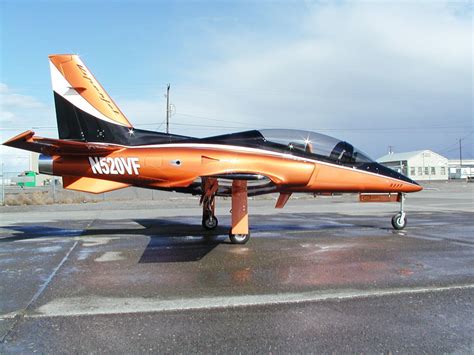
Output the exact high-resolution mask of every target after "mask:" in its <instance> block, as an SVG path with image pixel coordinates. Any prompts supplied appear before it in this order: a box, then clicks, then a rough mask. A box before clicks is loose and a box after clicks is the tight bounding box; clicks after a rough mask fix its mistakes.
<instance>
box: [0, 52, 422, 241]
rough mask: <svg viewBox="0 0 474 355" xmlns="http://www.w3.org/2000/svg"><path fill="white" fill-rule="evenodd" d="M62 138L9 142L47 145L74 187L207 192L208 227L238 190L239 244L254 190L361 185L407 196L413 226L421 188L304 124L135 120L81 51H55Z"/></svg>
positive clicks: (47, 159)
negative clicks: (139, 124) (161, 124)
mask: <svg viewBox="0 0 474 355" xmlns="http://www.w3.org/2000/svg"><path fill="white" fill-rule="evenodd" d="M49 60H50V67H51V78H52V84H53V91H54V101H55V106H56V117H57V124H58V132H59V139H50V138H42V137H38V136H35V133H34V132H32V131H27V132H24V133H21V134H19V135H18V136H16V137H13V138H12V139H10V140H8V141H7V142H5V143H4V144H5V145H7V146H10V147H16V148H20V149H25V150H29V151H33V152H38V153H40V154H41V155H40V160H39V171H40V172H41V173H43V174H50V175H57V176H61V177H62V179H63V186H64V188H66V189H70V190H77V191H85V192H91V193H102V192H107V191H112V190H117V189H122V188H125V187H128V186H138V187H143V188H148V189H159V190H171V191H177V192H182V193H190V194H194V195H200V196H201V204H202V206H203V215H202V226H203V227H204V228H206V229H214V228H216V227H217V223H218V222H217V218H216V216H215V197H216V196H230V197H231V198H232V210H231V214H232V226H231V227H230V232H229V237H230V240H231V241H232V242H233V243H236V244H243V243H246V242H247V241H248V240H249V237H250V233H249V223H248V203H247V197H248V196H255V195H262V194H268V193H279V198H278V200H277V203H276V208H283V206H284V205H285V204H286V202H287V201H288V199H289V198H290V196H291V195H292V194H293V193H298V192H306V193H323V194H328V193H336V192H337V193H344V192H346V193H354V192H358V193H360V200H361V201H377V202H389V201H398V202H400V211H399V212H398V213H397V214H396V215H395V216H393V218H392V225H393V227H394V228H396V229H402V228H404V227H405V225H406V221H407V219H406V215H405V212H404V210H403V201H404V196H405V193H408V192H416V191H420V190H421V189H422V188H421V187H420V186H419V185H418V184H417V183H416V182H415V181H413V180H411V179H409V178H407V177H406V176H404V175H402V174H399V173H398V172H396V171H393V170H391V169H389V168H386V167H384V166H382V165H380V164H378V163H376V162H375V161H373V160H372V159H370V158H369V157H368V156H367V155H365V154H364V153H362V152H361V151H360V150H358V149H357V148H355V147H354V146H353V145H351V144H350V143H348V142H345V141H341V140H338V139H336V138H333V137H329V136H326V135H323V134H319V133H315V132H307V131H298V130H278V129H268V130H267V129H265V130H251V131H245V132H239V133H232V134H226V135H220V136H214V137H208V138H194V137H187V136H180V135H174V134H165V133H160V132H155V131H147V130H142V129H137V128H134V127H133V126H132V124H131V123H130V122H129V121H128V119H127V118H126V117H125V115H124V114H123V113H122V112H121V111H120V109H119V108H118V107H117V105H116V104H115V103H114V101H113V100H112V99H111V98H110V97H109V96H108V94H107V93H106V92H105V90H104V89H103V87H102V86H101V85H100V84H99V82H98V81H97V80H96V79H95V78H94V76H93V75H92V74H91V72H90V71H89V70H88V69H87V67H86V66H85V65H84V63H83V62H82V61H81V59H80V58H79V57H78V56H77V55H71V54H65V55H51V56H50V57H49Z"/></svg>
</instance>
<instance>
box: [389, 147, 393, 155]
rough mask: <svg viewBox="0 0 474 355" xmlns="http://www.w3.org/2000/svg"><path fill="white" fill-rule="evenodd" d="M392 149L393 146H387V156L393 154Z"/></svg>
mask: <svg viewBox="0 0 474 355" xmlns="http://www.w3.org/2000/svg"><path fill="white" fill-rule="evenodd" d="M392 148H393V145H389V146H388V154H392V153H393V150H392Z"/></svg>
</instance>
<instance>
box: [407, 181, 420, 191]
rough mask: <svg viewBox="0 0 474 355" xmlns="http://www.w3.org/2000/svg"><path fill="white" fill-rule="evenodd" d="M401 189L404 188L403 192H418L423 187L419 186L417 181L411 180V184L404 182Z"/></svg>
mask: <svg viewBox="0 0 474 355" xmlns="http://www.w3.org/2000/svg"><path fill="white" fill-rule="evenodd" d="M412 181H413V180H412ZM403 189H404V190H405V192H418V191H421V190H423V187H422V186H420V185H419V184H418V183H417V182H415V181H413V182H412V183H411V184H404V185H403Z"/></svg>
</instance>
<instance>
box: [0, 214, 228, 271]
mask: <svg viewBox="0 0 474 355" xmlns="http://www.w3.org/2000/svg"><path fill="white" fill-rule="evenodd" d="M133 222H135V223H136V224H138V225H139V226H140V227H139V228H136V227H134V228H130V227H129V225H128V226H127V228H123V227H122V228H121V227H117V226H116V221H105V220H96V221H94V223H93V225H100V228H93V226H92V228H91V227H88V228H86V229H79V228H78V229H75V228H73V227H71V228H70V229H69V228H61V227H58V226H50V225H47V224H30V225H25V224H23V225H12V226H6V227H3V228H4V229H9V230H12V231H14V234H13V235H9V236H7V237H3V238H1V237H0V243H6V242H12V241H18V240H28V239H37V240H41V239H43V238H74V237H85V236H87V237H94V236H97V237H99V236H112V235H124V236H134V235H136V236H148V237H149V238H150V239H149V241H148V244H147V246H146V248H145V250H144V251H143V254H142V256H141V257H140V260H139V263H168V262H187V261H198V260H200V259H202V258H203V257H204V256H206V255H207V254H208V253H209V252H211V251H212V250H213V249H214V248H215V247H216V246H217V245H219V244H228V243H230V242H229V241H228V240H227V233H228V228H227V227H217V228H216V229H214V230H212V231H207V230H203V229H202V227H201V225H198V224H196V223H195V221H194V220H190V221H189V223H186V222H178V221H175V220H160V219H136V220H133ZM84 225H87V223H83V224H82V226H84Z"/></svg>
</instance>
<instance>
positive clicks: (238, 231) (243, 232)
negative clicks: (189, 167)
mask: <svg viewBox="0 0 474 355" xmlns="http://www.w3.org/2000/svg"><path fill="white" fill-rule="evenodd" d="M217 188H218V184H217V179H214V178H205V179H203V194H202V197H201V204H202V226H203V228H205V229H208V230H213V229H216V228H217V225H218V220H217V217H216V215H215V208H216V204H215V197H216V192H217ZM231 214H232V227H231V228H230V230H229V238H230V241H231V242H232V244H245V243H247V242H248V241H249V239H250V232H249V216H248V201H247V181H246V180H233V181H232V210H231Z"/></svg>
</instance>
